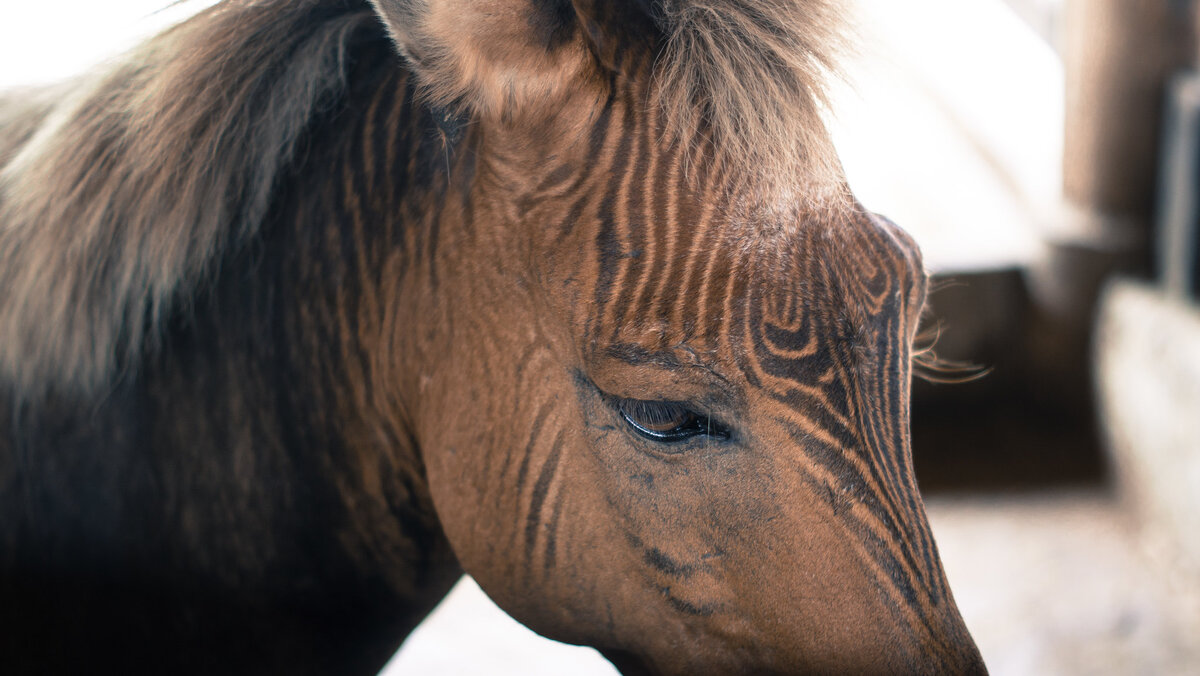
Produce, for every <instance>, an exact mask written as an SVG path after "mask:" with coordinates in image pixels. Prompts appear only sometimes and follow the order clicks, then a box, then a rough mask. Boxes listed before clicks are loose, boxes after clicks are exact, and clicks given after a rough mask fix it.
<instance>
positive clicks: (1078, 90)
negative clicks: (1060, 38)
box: [1063, 0, 1194, 228]
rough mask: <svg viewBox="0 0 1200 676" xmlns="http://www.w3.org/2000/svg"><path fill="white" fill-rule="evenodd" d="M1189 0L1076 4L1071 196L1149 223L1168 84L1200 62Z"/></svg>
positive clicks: (1068, 166) (1068, 148) (1069, 31)
mask: <svg viewBox="0 0 1200 676" xmlns="http://www.w3.org/2000/svg"><path fill="white" fill-rule="evenodd" d="M1191 8H1192V3H1191V2H1190V1H1188V0H1067V6H1066V10H1067V13H1066V23H1065V29H1066V35H1065V36H1064V43H1063V46H1064V51H1063V61H1064V66H1065V70H1066V88H1067V89H1066V121H1065V123H1066V129H1065V132H1066V133H1065V136H1064V147H1063V193H1064V196H1065V197H1066V198H1067V199H1068V200H1069V201H1070V202H1072V203H1073V204H1074V205H1076V206H1078V207H1081V208H1082V209H1084V210H1085V211H1088V212H1092V213H1096V214H1103V215H1107V216H1110V217H1117V218H1122V219H1128V220H1131V221H1135V222H1137V224H1138V225H1139V226H1141V227H1143V228H1147V227H1149V223H1150V218H1151V211H1152V209H1153V207H1154V201H1155V195H1156V194H1157V193H1156V190H1155V176H1156V173H1157V172H1156V167H1157V165H1158V150H1159V148H1160V144H1159V130H1160V128H1161V120H1162V117H1163V101H1164V93H1165V83H1166V82H1167V80H1168V79H1169V78H1170V77H1171V76H1172V74H1173V73H1174V72H1175V71H1176V70H1177V69H1179V68H1181V67H1184V66H1186V65H1189V64H1190V63H1191V62H1192V49H1193V43H1194V39H1193V35H1194V32H1193V21H1192V13H1191Z"/></svg>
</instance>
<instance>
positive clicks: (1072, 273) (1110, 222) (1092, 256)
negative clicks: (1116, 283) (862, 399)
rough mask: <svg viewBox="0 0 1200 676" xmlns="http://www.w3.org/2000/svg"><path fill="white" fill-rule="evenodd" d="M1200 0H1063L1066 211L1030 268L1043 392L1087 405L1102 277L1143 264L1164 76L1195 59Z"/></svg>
mask: <svg viewBox="0 0 1200 676" xmlns="http://www.w3.org/2000/svg"><path fill="white" fill-rule="evenodd" d="M1195 3H1196V0H1066V6H1065V13H1064V17H1063V18H1064V22H1063V30H1064V35H1063V42H1062V44H1063V65H1064V74H1065V80H1066V92H1065V94H1066V97H1065V119H1064V124H1065V129H1064V132H1065V133H1064V139H1063V197H1064V202H1065V203H1066V206H1067V209H1064V218H1062V219H1061V220H1060V221H1059V222H1056V223H1052V224H1049V228H1048V232H1047V238H1048V240H1049V241H1048V244H1049V247H1048V253H1049V255H1048V256H1047V257H1046V258H1045V259H1044V260H1043V261H1040V262H1039V263H1037V264H1035V265H1033V266H1032V267H1031V268H1030V269H1029V271H1028V280H1029V291H1030V296H1031V301H1032V307H1031V308H1030V317H1029V322H1030V324H1029V335H1028V340H1029V353H1030V357H1031V367H1032V368H1033V373H1034V374H1035V377H1037V378H1038V381H1039V382H1044V383H1046V384H1047V387H1045V388H1044V389H1043V390H1041V391H1040V392H1039V396H1043V397H1045V398H1046V403H1047V404H1048V405H1049V404H1051V403H1053V404H1056V405H1065V406H1067V407H1069V408H1072V409H1075V410H1077V411H1079V412H1081V413H1083V412H1085V411H1088V410H1089V409H1091V376H1090V369H1089V362H1088V358H1087V356H1088V354H1089V352H1090V340H1091V328H1092V325H1093V323H1094V317H1095V310H1096V301H1097V297H1098V295H1099V291H1100V288H1101V286H1102V285H1103V284H1104V282H1105V280H1106V279H1107V278H1108V277H1110V276H1111V275H1112V274H1113V273H1117V272H1124V273H1136V274H1140V275H1146V274H1148V273H1149V272H1150V267H1151V260H1150V258H1151V251H1152V250H1153V238H1154V235H1153V223H1154V220H1153V219H1154V210H1155V202H1156V198H1157V194H1158V192H1157V187H1156V186H1157V174H1158V166H1159V150H1160V148H1161V140H1160V137H1161V130H1162V126H1163V125H1162V119H1163V111H1164V102H1165V100H1166V83H1167V81H1168V80H1169V79H1170V78H1171V77H1172V76H1173V74H1174V73H1175V72H1177V71H1178V70H1179V69H1181V68H1183V67H1186V66H1188V65H1190V64H1191V63H1192V60H1193V56H1194V54H1193V50H1194V45H1195V25H1194V20H1193V16H1194V6H1195Z"/></svg>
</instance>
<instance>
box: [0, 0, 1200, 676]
mask: <svg viewBox="0 0 1200 676" xmlns="http://www.w3.org/2000/svg"><path fill="white" fill-rule="evenodd" d="M164 4H166V3H165V2H164V0H120V1H119V0H112V1H110V2H95V1H94V0H59V1H58V2H55V3H16V2H10V3H5V4H4V5H3V6H0V86H11V85H14V84H23V83H30V82H39V81H46V80H51V79H56V78H61V77H64V76H66V75H68V74H70V73H73V72H77V71H79V70H81V69H83V68H84V67H85V66H86V65H87V64H89V63H92V62H94V61H96V60H97V59H99V58H100V57H102V56H103V55H106V54H109V53H112V52H113V51H114V50H115V49H117V48H119V47H121V46H127V45H130V44H132V43H133V42H134V41H135V40H136V39H137V37H138V36H139V35H145V34H147V33H148V32H149V31H151V30H154V29H155V28H156V27H158V26H161V25H164V24H165V23H166V22H168V21H170V20H171V19H173V18H174V17H176V16H179V15H180V10H171V11H170V12H167V13H163V14H154V11H155V10H156V9H158V8H159V7H161V6H163V5H164ZM200 4H204V3H200ZM190 6H191V7H197V6H199V5H198V4H196V3H192V4H191V5H190ZM863 6H864V7H865V8H866V10H868V11H866V12H864V20H863V26H862V32H863V36H864V38H865V39H864V44H865V47H864V48H863V49H862V56H861V58H860V59H859V60H857V61H855V62H853V63H852V65H851V67H850V68H849V70H850V73H851V76H852V78H853V80H854V84H853V86H846V87H840V88H838V90H837V96H836V101H835V108H836V109H837V112H838V117H837V119H836V121H835V124H834V129H835V133H836V137H837V141H838V144H839V148H840V149H841V152H842V156H843V159H844V162H845V164H846V167H847V171H848V174H849V176H850V178H851V182H852V184H853V186H854V187H855V189H856V192H857V193H858V194H859V195H860V197H861V198H862V199H863V201H864V203H865V204H866V205H867V206H868V207H870V208H872V209H875V210H877V211H880V212H883V213H886V214H888V215H890V216H892V217H893V218H894V219H895V220H897V221H898V222H899V223H900V224H901V225H903V226H905V227H907V228H908V229H909V230H910V231H912V232H913V233H914V234H915V236H916V237H917V239H918V240H919V241H920V243H921V245H922V248H923V249H924V251H925V254H926V260H927V262H928V264H929V266H930V267H931V268H933V269H934V270H956V269H968V268H972V267H979V266H989V265H995V266H1000V265H1010V264H1014V263H1020V262H1022V261H1028V260H1031V259H1032V258H1033V257H1036V256H1038V255H1040V250H1041V245H1040V243H1039V239H1038V235H1037V232H1038V227H1037V226H1038V224H1039V223H1042V225H1044V221H1045V220H1047V219H1052V218H1053V213H1054V210H1055V208H1056V203H1057V190H1058V182H1059V180H1060V179H1059V174H1058V159H1057V158H1058V157H1059V153H1060V151H1061V142H1062V141H1061V130H1060V126H1061V125H1060V122H1059V121H1060V120H1061V115H1062V112H1061V105H1062V103H1061V88H1062V80H1061V78H1062V74H1061V67H1059V66H1058V65H1057V62H1056V61H1055V60H1054V57H1053V55H1052V54H1051V53H1049V51H1048V49H1047V48H1045V46H1044V45H1040V44H1039V43H1038V42H1037V41H1036V39H1033V38H1032V36H1031V35H1027V34H1024V33H1022V32H1021V29H1020V27H1019V25H1018V24H1017V23H1016V22H1015V19H1013V18H1012V16H1011V15H1009V14H1006V13H1005V12H1003V11H1001V7H1000V5H999V3H998V2H997V1H994V0H971V1H967V0H919V1H914V2H909V3H896V2H894V0H863ZM915 452H917V453H920V449H919V448H918V449H915ZM964 452H969V449H964ZM1198 490H1200V489H1198ZM929 512H930V518H931V520H932V524H933V529H934V532H935V534H936V537H937V540H938V543H939V545H940V547H941V550H942V555H943V560H944V562H945V566H946V570H947V573H948V575H949V577H950V581H951V585H952V587H953V589H954V592H955V595H956V597H957V600H958V603H959V606H960V608H961V610H962V613H963V615H964V617H965V619H966V621H967V624H968V626H969V627H970V628H971V630H972V632H973V634H974V636H975V638H976V639H977V641H978V643H979V645H980V648H981V650H982V651H983V655H984V658H985V660H986V661H987V663H988V665H989V667H990V669H991V671H992V673H993V674H1002V675H1018V674H1113V675H1116V674H1188V673H1200V600H1198V593H1197V585H1196V581H1195V579H1193V578H1192V577H1189V576H1186V575H1183V574H1182V573H1181V572H1180V571H1181V570H1183V569H1182V568H1181V567H1180V566H1179V565H1178V564H1177V562H1176V561H1175V559H1174V556H1175V554H1174V550H1173V549H1172V548H1171V547H1170V546H1169V545H1167V544H1164V542H1163V541H1162V539H1161V538H1160V536H1159V535H1158V531H1156V530H1155V529H1154V528H1153V527H1152V526H1153V524H1151V523H1147V521H1146V519H1145V518H1143V517H1138V516H1135V513H1137V514H1141V513H1142V512H1134V511H1133V510H1131V509H1129V508H1128V507H1127V503H1126V502H1124V501H1121V500H1119V499H1118V498H1117V497H1116V496H1115V493H1114V491H1112V490H1109V489H1104V488H1101V487H1096V488H1094V489H1091V490H1084V491H1074V492H1063V491H1047V492H1043V493H1039V494H1030V495H1003V496H995V495H993V496H971V495H964V496H961V497H954V498H946V497H942V498H935V499H932V500H931V501H930V504H929ZM1196 532H1197V533H1200V523H1197V528H1196ZM1198 537H1200V536H1198ZM388 673H390V674H429V675H435V674H465V673H472V674H474V673H488V674H505V673H513V674H516V673H520V674H562V673H571V674H612V673H615V672H614V671H613V669H612V667H611V666H609V665H608V664H607V663H606V662H604V661H603V660H602V659H601V658H599V656H598V655H597V654H596V653H595V652H594V651H591V650H589V649H584V648H575V647H568V646H563V645H561V644H556V643H553V642H549V641H546V640H544V639H541V638H540V637H537V636H536V635H534V634H532V633H531V632H529V631H528V630H525V629H524V628H523V627H521V626H520V625H518V624H516V623H515V622H513V621H512V620H510V619H508V618H507V617H506V616H505V615H503V613H502V612H501V611H499V610H498V609H497V608H495V606H493V605H491V604H490V602H489V601H487V599H486V597H484V596H483V594H482V593H481V592H480V591H479V590H478V587H476V586H474V585H473V584H472V583H470V582H469V581H464V583H463V584H460V586H459V587H457V588H456V589H455V591H454V592H452V594H451V595H450V597H449V598H448V599H447V600H446V602H445V603H444V604H443V605H442V606H441V607H440V608H439V609H438V610H437V611H435V613H434V615H432V616H431V617H430V618H429V619H428V620H427V621H426V623H425V624H424V625H422V626H421V627H420V628H419V629H418V630H417V632H416V633H415V634H414V635H413V636H412V637H411V638H410V639H409V640H408V641H407V642H406V643H405V645H404V647H403V648H402V650H401V651H400V653H399V654H398V656H397V658H396V659H395V660H394V661H393V662H392V664H391V665H390V666H389V669H388Z"/></svg>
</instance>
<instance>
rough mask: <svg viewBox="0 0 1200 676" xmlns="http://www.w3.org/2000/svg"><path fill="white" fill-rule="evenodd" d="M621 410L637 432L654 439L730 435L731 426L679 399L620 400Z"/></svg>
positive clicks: (666, 440) (668, 439) (669, 439)
mask: <svg viewBox="0 0 1200 676" xmlns="http://www.w3.org/2000/svg"><path fill="white" fill-rule="evenodd" d="M617 410H618V411H620V413H621V417H622V418H624V419H625V422H626V423H627V424H628V425H629V426H630V427H632V428H633V431H635V432H637V433H638V434H640V435H642V436H643V437H646V438H647V439H650V440H651V441H660V442H667V443H669V442H673V441H683V440H684V439H690V438H692V437H695V436H700V435H705V436H708V437H712V438H713V439H721V440H724V439H728V438H729V429H728V428H727V427H725V426H724V425H722V424H720V423H719V422H717V421H716V420H714V419H712V418H711V417H709V416H706V415H702V414H700V413H696V412H695V411H693V410H691V409H690V408H688V407H687V406H685V405H684V404H681V403H679V402H674V401H643V400H640V399H619V400H617Z"/></svg>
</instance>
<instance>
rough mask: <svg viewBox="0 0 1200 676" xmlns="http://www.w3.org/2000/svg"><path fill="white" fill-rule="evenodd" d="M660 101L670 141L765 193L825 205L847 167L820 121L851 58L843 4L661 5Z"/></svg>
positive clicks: (722, 1) (750, 0) (689, 0)
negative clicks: (704, 150) (706, 142)
mask: <svg viewBox="0 0 1200 676" xmlns="http://www.w3.org/2000/svg"><path fill="white" fill-rule="evenodd" d="M647 4H650V5H651V7H652V10H651V11H652V13H653V15H654V18H655V20H656V22H657V23H658V25H659V26H660V28H661V29H662V31H663V33H664V35H665V38H666V43H665V46H664V47H663V50H662V52H661V53H660V54H659V55H658V60H657V63H656V66H655V67H656V74H655V76H656V78H657V85H658V86H657V87H656V92H655V93H656V98H657V100H658V104H659V105H660V106H661V108H662V110H663V111H664V113H665V115H666V117H667V120H668V126H669V129H670V131H671V132H672V133H674V134H675V135H677V136H678V137H679V138H680V139H682V140H684V141H685V142H686V141H687V140H689V139H697V138H703V137H705V135H708V136H709V137H710V138H711V147H712V148H713V151H714V152H715V153H716V157H715V160H716V162H717V163H718V164H722V165H725V168H726V169H731V170H734V171H737V172H738V173H740V174H741V175H743V176H744V177H745V178H746V179H748V181H750V182H757V183H758V184H759V185H760V187H761V188H762V189H763V191H765V192H767V193H770V194H774V193H779V192H781V191H782V192H783V193H784V195H785V196H788V197H791V198H792V201H796V198H803V199H804V200H806V201H810V202H811V201H813V200H821V199H824V198H826V197H828V196H829V195H826V194H825V193H826V192H827V191H828V190H829V189H830V188H832V189H833V190H835V191H840V190H841V189H842V187H841V181H840V177H841V165H840V163H839V161H838V159H837V154H836V152H835V151H834V149H833V146H832V143H831V142H830V140H829V137H828V134H827V132H826V129H825V123H824V120H823V117H822V116H823V113H824V111H825V109H826V104H827V98H826V91H825V86H826V83H827V81H828V80H829V78H830V77H831V76H833V75H836V74H837V73H838V69H837V63H838V61H839V60H840V58H841V55H842V53H843V52H844V51H845V44H844V38H843V36H844V35H845V32H846V23H847V22H846V20H845V17H844V16H843V12H842V6H843V5H844V3H843V2H839V1H837V0H661V1H658V0H656V1H655V2H652V3H647Z"/></svg>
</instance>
